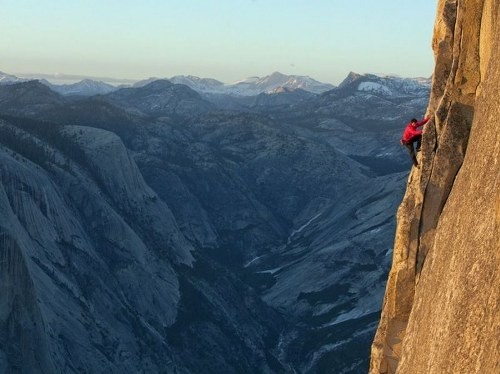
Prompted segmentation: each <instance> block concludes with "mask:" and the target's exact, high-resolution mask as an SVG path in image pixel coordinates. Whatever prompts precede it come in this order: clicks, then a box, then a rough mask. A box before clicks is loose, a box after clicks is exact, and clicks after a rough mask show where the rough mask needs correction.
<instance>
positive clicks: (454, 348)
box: [370, 0, 500, 374]
mask: <svg viewBox="0 0 500 374" xmlns="http://www.w3.org/2000/svg"><path fill="white" fill-rule="evenodd" d="M499 12H500V6H499V4H498V2H496V1H493V0H477V1H467V2H465V1H461V0H441V1H440V2H439V5H438V12H437V19H436V23H435V29H434V39H433V48H434V52H435V57H436V68H435V73H434V77H433V84H432V90H431V98H430V101H429V106H428V113H429V114H432V115H433V117H432V120H431V122H430V123H429V124H428V125H427V126H426V128H425V130H424V138H423V148H422V154H421V159H420V163H421V168H414V169H413V170H412V173H411V175H410V177H409V180H408V185H407V190H406V194H405V197H404V199H403V202H402V204H401V206H400V207H399V210H398V226H397V230H396V237H395V243H394V255H393V265H392V269H391V272H390V275H389V281H388V285H387V289H386V295H385V300H384V308H383V312H382V319H381V322H380V324H379V327H378V330H377V334H376V337H375V340H374V342H373V345H372V356H371V368H370V372H371V373H377V374H378V373H396V372H397V373H494V372H498V371H499V370H500V363H499V360H498V357H500V352H499V344H498V342H499V341H500V333H499V328H500V315H499V313H498V310H499V309H500V296H499V291H498V290H499V289H500V278H499V274H498V268H499V267H500V256H499V251H498V243H499V242H500V240H499V228H500V215H499V212H500V205H499V201H500V195H499V191H500V188H499V187H500V186H499V175H500V172H499V155H500V139H499V136H498V126H499V125H500V122H499V120H498V118H500V117H499V105H498V103H499V98H500V92H499V90H498V82H499V81H500V64H499V63H498V61H499V60H498V59H499V57H500V56H499V53H498V51H499V50H500V28H499V27H498V22H499V21H500V13H499Z"/></svg>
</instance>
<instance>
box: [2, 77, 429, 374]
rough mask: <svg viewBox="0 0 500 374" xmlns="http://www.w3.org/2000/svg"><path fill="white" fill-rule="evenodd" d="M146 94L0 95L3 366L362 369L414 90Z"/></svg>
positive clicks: (17, 91)
mask: <svg viewBox="0 0 500 374" xmlns="http://www.w3.org/2000/svg"><path fill="white" fill-rule="evenodd" d="M275 78H276V80H274V79H272V80H270V81H268V84H265V83H263V82H260V83H256V82H257V81H259V80H255V81H253V83H255V84H256V85H258V84H261V88H262V87H264V86H266V87H271V86H273V85H274V84H277V82H278V83H279V82H281V80H280V79H281V78H280V76H275ZM189 79H190V80H192V81H196V79H194V78H192V77H191V78H189ZM184 82H185V81H184ZM144 83H145V84H143V85H139V86H138V87H128V88H120V89H116V90H114V91H113V92H109V93H105V94H99V95H93V96H90V97H82V96H81V95H78V96H73V95H62V94H59V93H57V92H55V91H53V90H52V89H49V87H47V86H46V85H44V84H42V83H40V82H38V81H29V82H17V83H15V82H11V83H10V84H2V85H0V118H1V119H0V160H1V162H0V171H1V172H0V177H1V180H0V215H1V219H0V238H1V239H2V243H4V245H3V246H2V247H1V248H0V250H1V251H3V252H2V256H3V257H2V258H3V259H4V260H3V261H2V262H0V275H1V277H0V282H2V283H1V286H2V287H3V288H2V289H4V290H5V292H4V295H5V296H3V297H4V298H5V300H6V301H5V303H4V304H3V305H4V306H5V307H4V312H3V313H2V314H0V329H1V331H7V332H8V333H6V334H0V367H2V368H7V369H6V370H7V372H9V370H11V369H12V368H17V367H23V368H25V371H39V372H61V371H65V372H69V373H77V372H81V371H82V370H83V371H88V372H100V371H106V372H116V373H118V372H130V371H132V372H136V371H140V370H143V369H144V368H148V370H150V371H152V372H161V370H164V371H166V372H179V373H206V372H214V373H215V372H248V373H280V372H294V371H295V372H311V373H314V372H317V373H321V372H328V371H330V372H332V371H333V372H339V373H340V372H352V373H365V372H366V371H367V365H368V363H367V360H368V357H369V353H368V352H369V347H370V343H371V341H372V337H373V334H374V330H375V326H376V324H377V322H378V318H379V311H380V308H381V302H382V294H383V289H384V286H385V279H386V275H387V271H388V267H389V263H390V258H391V245H392V241H393V232H394V227H395V212H396V207H397V204H398V203H399V201H400V199H401V196H402V194H403V189H404V183H405V179H406V176H407V172H408V170H409V168H410V161H409V159H408V157H407V155H406V153H405V150H404V149H402V148H401V147H400V145H399V142H398V140H399V137H400V135H401V131H402V129H403V126H404V124H405V123H406V122H407V120H408V117H409V116H410V117H409V118H411V117H418V116H419V115H421V114H423V112H424V110H425V105H426V98H428V95H429V91H428V87H427V86H426V85H425V82H424V83H423V84H422V83H421V82H419V81H416V80H405V79H402V78H396V77H392V78H391V77H376V76H371V75H355V74H352V75H350V76H349V77H348V78H347V79H346V80H345V81H344V82H343V84H342V85H341V86H339V87H338V88H333V89H330V90H329V91H326V92H324V93H322V94H315V93H312V92H309V91H306V90H303V89H301V88H286V87H282V86H279V87H275V88H274V89H272V90H271V91H270V92H261V93H259V94H258V95H254V96H241V95H238V96H234V95H228V94H217V95H216V94H208V93H203V92H197V91H196V90H195V89H193V88H190V87H189V86H188V85H186V84H178V83H174V82H172V81H170V80H158V79H153V80H151V81H149V82H144ZM253 83H251V82H246V83H245V84H246V85H249V84H253ZM197 84H198V85H199V86H204V87H212V88H213V87H218V86H220V84H219V83H217V82H216V81H215V82H214V81H206V82H203V83H202V82H201V81H198V83H197ZM367 88H376V89H367ZM200 91H201V90H200ZM215 97H217V100H218V101H217V100H214V98H215ZM14 327H15V328H14ZM34 342H37V343H36V344H35V343H34ZM7 346H9V347H10V349H11V350H6V349H5V348H4V347H7ZM207 352H208V354H207ZM23 365H24V366H23ZM11 371H14V369H12V370H11Z"/></svg>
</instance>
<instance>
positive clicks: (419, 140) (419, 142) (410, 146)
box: [404, 135, 422, 166]
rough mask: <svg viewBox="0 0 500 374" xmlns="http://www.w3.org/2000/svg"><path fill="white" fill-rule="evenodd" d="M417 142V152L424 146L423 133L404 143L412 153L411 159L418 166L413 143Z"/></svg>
mask: <svg viewBox="0 0 500 374" xmlns="http://www.w3.org/2000/svg"><path fill="white" fill-rule="evenodd" d="M415 142H416V143H417V152H418V151H420V147H421V146H422V135H416V136H414V137H413V138H411V139H410V140H408V141H407V142H405V143H404V145H405V146H406V148H407V149H408V152H409V153H410V158H411V161H412V162H413V165H415V166H418V162H417V157H416V156H415V151H414V150H413V143H415Z"/></svg>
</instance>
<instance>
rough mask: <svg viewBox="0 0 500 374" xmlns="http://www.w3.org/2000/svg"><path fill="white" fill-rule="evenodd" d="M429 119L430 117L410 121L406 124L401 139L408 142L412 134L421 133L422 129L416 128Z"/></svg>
mask: <svg viewBox="0 0 500 374" xmlns="http://www.w3.org/2000/svg"><path fill="white" fill-rule="evenodd" d="M429 119H430V118H424V119H423V120H421V121H419V122H410V123H409V124H407V125H406V128H405V131H404V132H403V137H402V138H401V140H402V141H403V142H409V141H410V140H411V139H412V138H413V137H414V136H417V135H422V130H418V127H420V126H423V125H425V124H426V123H427V122H428V121H429Z"/></svg>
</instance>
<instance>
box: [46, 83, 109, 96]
mask: <svg viewBox="0 0 500 374" xmlns="http://www.w3.org/2000/svg"><path fill="white" fill-rule="evenodd" d="M41 82H42V83H43V84H45V85H47V86H49V87H50V88H51V89H52V90H53V91H55V92H57V93H60V94H61V95H65V96H70V95H74V96H94V95H103V94H107V93H110V92H113V91H116V90H117V89H118V88H117V87H115V86H112V85H110V84H107V83H104V82H101V81H95V80H92V79H84V80H82V81H80V82H76V83H72V84H52V83H50V82H49V81H47V80H45V79H43V80H41Z"/></svg>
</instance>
